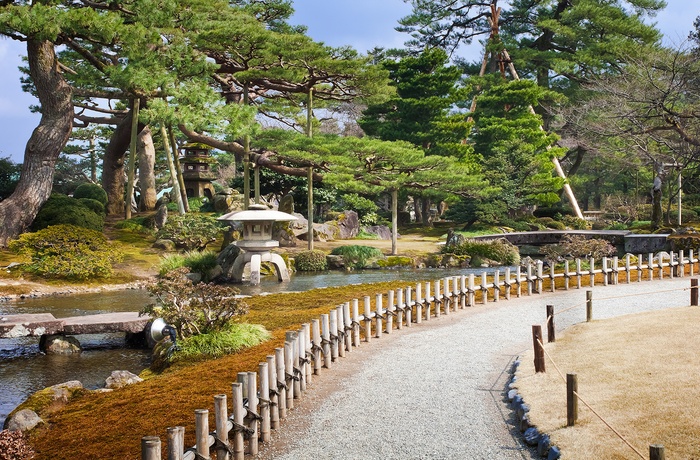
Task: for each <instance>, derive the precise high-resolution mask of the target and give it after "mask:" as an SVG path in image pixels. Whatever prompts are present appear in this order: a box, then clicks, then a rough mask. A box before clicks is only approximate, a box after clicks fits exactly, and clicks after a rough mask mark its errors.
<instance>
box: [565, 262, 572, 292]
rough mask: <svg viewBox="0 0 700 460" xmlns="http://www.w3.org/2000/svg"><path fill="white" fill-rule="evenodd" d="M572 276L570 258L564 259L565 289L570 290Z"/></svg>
mask: <svg viewBox="0 0 700 460" xmlns="http://www.w3.org/2000/svg"><path fill="white" fill-rule="evenodd" d="M570 278H571V273H570V272H569V259H565V260H564V290H565V291H568V290H569V281H570Z"/></svg>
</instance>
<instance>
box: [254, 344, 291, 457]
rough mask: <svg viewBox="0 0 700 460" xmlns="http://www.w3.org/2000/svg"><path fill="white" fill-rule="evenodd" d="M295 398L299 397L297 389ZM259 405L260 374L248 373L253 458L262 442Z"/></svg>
mask: <svg viewBox="0 0 700 460" xmlns="http://www.w3.org/2000/svg"><path fill="white" fill-rule="evenodd" d="M292 343H293V342H292ZM295 382H296V381H295ZM294 397H295V398H297V397H298V395H297V392H296V388H295V391H294ZM258 403H259V401H258V373H257V372H248V414H249V415H251V419H250V420H249V421H248V427H249V428H250V429H251V430H253V432H252V433H251V435H250V438H249V439H248V453H249V454H250V455H253V456H256V455H258V443H259V442H260V427H259V426H258V425H259V423H258V420H257V416H258V415H259V413H258ZM290 407H291V406H290Z"/></svg>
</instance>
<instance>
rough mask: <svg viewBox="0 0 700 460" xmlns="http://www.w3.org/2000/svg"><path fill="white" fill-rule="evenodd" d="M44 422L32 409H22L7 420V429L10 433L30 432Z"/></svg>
mask: <svg viewBox="0 0 700 460" xmlns="http://www.w3.org/2000/svg"><path fill="white" fill-rule="evenodd" d="M40 423H44V421H43V420H42V419H41V417H39V415H37V413H36V412H34V411H33V410H31V409H22V410H20V411H17V412H15V413H14V414H12V415H11V416H9V417H8V418H7V420H5V429H7V430H10V431H29V430H32V429H34V427H36V426H37V425H39V424H40Z"/></svg>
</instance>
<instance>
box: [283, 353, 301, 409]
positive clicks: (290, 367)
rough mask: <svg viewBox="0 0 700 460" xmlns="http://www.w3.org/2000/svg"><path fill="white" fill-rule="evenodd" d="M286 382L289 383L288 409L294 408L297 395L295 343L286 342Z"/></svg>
mask: <svg viewBox="0 0 700 460" xmlns="http://www.w3.org/2000/svg"><path fill="white" fill-rule="evenodd" d="M284 383H286V384H287V409H288V410H289V409H294V399H296V398H298V396H297V395H296V388H295V386H296V385H295V380H294V343H293V342H284Z"/></svg>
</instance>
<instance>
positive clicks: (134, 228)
mask: <svg viewBox="0 0 700 460" xmlns="http://www.w3.org/2000/svg"><path fill="white" fill-rule="evenodd" d="M152 222H153V218H152V217H132V218H131V219H127V220H120V221H119V222H117V223H116V224H114V228H117V229H119V230H126V231H129V232H134V233H142V234H145V235H150V234H153V230H152V228H151V227H149V225H150V223H152Z"/></svg>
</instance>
